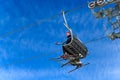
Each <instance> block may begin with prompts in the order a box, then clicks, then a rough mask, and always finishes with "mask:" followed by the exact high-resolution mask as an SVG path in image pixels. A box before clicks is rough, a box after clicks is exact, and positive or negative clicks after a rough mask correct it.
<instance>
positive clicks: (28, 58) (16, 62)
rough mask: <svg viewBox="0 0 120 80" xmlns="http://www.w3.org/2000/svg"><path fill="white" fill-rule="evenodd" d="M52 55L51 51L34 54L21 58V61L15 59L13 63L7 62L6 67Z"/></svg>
mask: <svg viewBox="0 0 120 80" xmlns="http://www.w3.org/2000/svg"><path fill="white" fill-rule="evenodd" d="M58 51H59V50H56V51H54V53H53V54H56V52H58ZM48 55H50V54H49V53H48V54H38V55H34V56H31V57H27V58H24V59H21V60H19V61H14V62H12V63H8V64H5V67H10V66H13V65H16V64H21V63H24V62H28V61H31V60H33V59H38V58H40V57H43V56H48Z"/></svg>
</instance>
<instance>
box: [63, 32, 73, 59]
mask: <svg viewBox="0 0 120 80" xmlns="http://www.w3.org/2000/svg"><path fill="white" fill-rule="evenodd" d="M66 36H67V40H66V41H65V42H64V44H68V43H70V41H71V34H70V32H67V33H66ZM62 48H63V53H64V54H63V55H62V56H61V58H63V59H65V60H66V59H68V58H70V57H71V56H72V55H70V54H68V52H67V51H66V50H65V48H64V46H62Z"/></svg>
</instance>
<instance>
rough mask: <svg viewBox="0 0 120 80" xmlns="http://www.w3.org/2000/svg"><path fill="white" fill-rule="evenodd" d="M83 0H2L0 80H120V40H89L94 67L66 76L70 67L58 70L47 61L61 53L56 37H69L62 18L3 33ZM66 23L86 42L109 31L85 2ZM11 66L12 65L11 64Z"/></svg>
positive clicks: (68, 7) (0, 0) (70, 15)
mask: <svg viewBox="0 0 120 80" xmlns="http://www.w3.org/2000/svg"><path fill="white" fill-rule="evenodd" d="M86 2H87V1H84V0H74V1H73V0H7V1H5V0H0V63H1V64H0V80H41V79H42V80H73V79H74V80H96V79H97V80H120V76H119V75H120V61H119V58H120V50H119V48H120V40H115V41H111V40H110V39H108V38H105V39H103V40H100V41H96V42H92V43H88V44H86V46H87V47H88V50H89V55H88V56H87V58H86V59H84V60H82V61H83V62H85V63H87V62H90V65H88V66H86V67H83V68H81V69H79V70H77V71H75V72H73V73H70V74H68V73H67V72H68V71H69V70H71V69H72V68H73V67H72V66H66V67H64V68H60V65H61V64H60V63H58V62H54V61H51V60H49V59H50V58H54V57H58V56H59V55H62V49H61V46H56V45H54V43H55V42H57V41H60V42H62V41H64V40H66V37H65V33H66V31H67V30H66V28H65V27H64V25H63V19H62V16H59V17H58V18H56V19H53V20H51V21H48V22H44V23H41V24H39V25H35V26H34V27H30V28H27V29H25V30H22V31H19V32H17V33H14V34H11V35H8V36H7V37H3V35H4V34H5V33H7V32H10V31H13V30H16V29H18V28H22V27H24V26H26V25H29V24H31V23H34V22H36V21H38V20H42V19H46V18H48V17H51V16H53V15H56V14H58V13H60V12H61V11H62V10H69V9H72V8H74V7H77V6H80V5H81V4H83V3H86ZM66 17H67V20H68V24H69V25H70V26H71V28H72V29H73V31H74V32H75V34H76V35H77V36H78V37H79V38H80V39H81V40H82V42H83V43H85V42H87V41H89V40H91V39H93V38H96V37H101V35H102V36H104V35H105V32H104V29H103V23H107V22H106V20H105V19H104V20H97V19H95V17H94V16H93V15H92V14H91V12H90V10H89V9H88V8H87V5H86V6H84V7H83V8H81V9H78V10H76V11H73V12H70V13H68V14H66ZM10 64H12V65H10Z"/></svg>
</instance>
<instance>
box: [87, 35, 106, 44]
mask: <svg viewBox="0 0 120 80" xmlns="http://www.w3.org/2000/svg"><path fill="white" fill-rule="evenodd" d="M105 38H107V36H102V37H99V38H95V39H91V40H89V41H87V42H85V44H88V43H91V42H95V41H99V40H102V39H105Z"/></svg>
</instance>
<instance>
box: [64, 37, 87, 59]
mask: <svg viewBox="0 0 120 80" xmlns="http://www.w3.org/2000/svg"><path fill="white" fill-rule="evenodd" d="M63 49H64V51H65V52H67V53H69V54H72V55H79V58H80V59H82V58H85V57H86V56H87V53H88V50H87V47H86V46H85V45H84V44H83V43H82V42H81V41H80V40H79V39H78V38H77V37H75V36H73V39H71V41H70V42H69V43H67V44H63Z"/></svg>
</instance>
